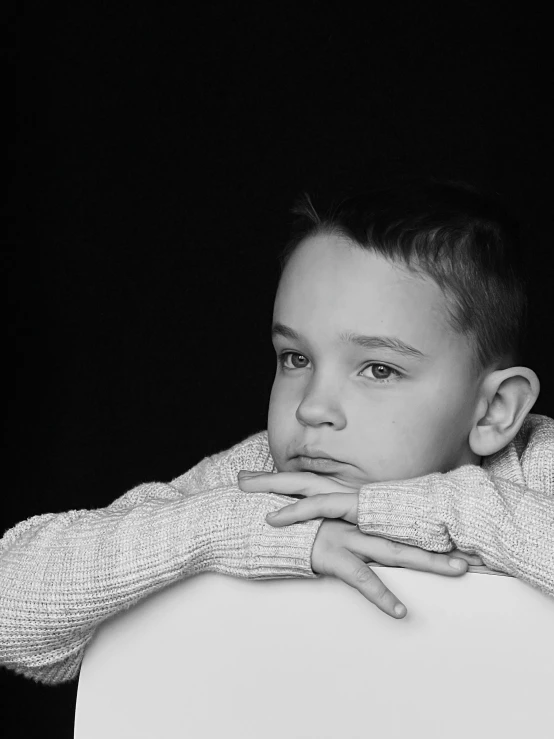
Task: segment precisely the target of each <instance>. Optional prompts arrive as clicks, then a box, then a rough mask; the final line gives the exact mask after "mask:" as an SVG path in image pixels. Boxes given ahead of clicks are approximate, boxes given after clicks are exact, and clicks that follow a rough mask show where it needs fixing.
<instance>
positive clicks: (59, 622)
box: [0, 483, 322, 683]
mask: <svg viewBox="0 0 554 739" xmlns="http://www.w3.org/2000/svg"><path fill="white" fill-rule="evenodd" d="M188 492H190V493H191V494H192V493H197V492H199V491H198V490H197V489H195V488H194V487H192V486H190V487H189V488H188ZM285 497H286V496H285ZM290 500H291V502H293V501H294V498H290ZM282 504H283V496H282V495H276V494H273V493H268V494H264V495H261V496H260V495H249V494H248V493H244V492H243V491H241V490H240V489H239V488H238V487H237V486H236V484H235V485H234V486H226V487H220V488H219V489H215V490H211V491H207V492H205V493H201V494H197V495H184V494H183V492H182V491H180V490H178V489H177V488H176V487H174V486H172V485H165V484H161V483H152V484H143V485H139V486H137V487H136V488H134V489H133V490H131V491H129V492H128V493H126V494H125V495H124V496H122V497H121V498H119V499H118V500H116V501H115V502H114V503H112V504H111V505H110V506H108V507H107V508H104V509H98V510H90V511H89V510H79V511H69V512H67V513H59V514H45V515H41V516H35V517H33V518H30V519H28V520H26V521H23V522H21V523H19V524H17V525H16V526H15V527H13V528H12V529H10V530H9V531H8V532H6V534H5V535H4V537H3V539H2V540H0V664H2V665H4V666H6V667H9V668H11V669H13V670H15V671H16V672H18V673H20V674H23V675H25V676H27V677H30V678H33V679H35V680H37V681H40V682H44V683H57V682H63V681H67V680H71V679H73V678H75V677H76V676H77V674H78V671H79V667H80V664H81V660H82V657H83V653H84V649H85V647H86V645H87V643H88V641H89V640H90V639H91V637H92V635H93V633H94V630H95V628H96V627H97V626H98V625H99V624H100V623H101V622H102V621H104V620H105V619H107V618H109V617H110V616H112V615H114V614H115V613H117V612H118V611H120V610H122V609H123V608H128V607H129V606H131V605H133V604H135V603H136V602H137V601H139V600H140V599H141V598H144V597H145V596H147V595H149V594H151V593H154V592H155V591H157V590H159V589H160V588H162V587H164V586H166V585H169V584H170V583H172V582H175V581H177V580H179V579H182V578H185V577H190V576H192V575H195V574H197V573H200V572H208V571H211V572H220V573H223V574H227V575H233V576H236V577H243V578H248V579H271V578H292V577H305V578H315V577H317V576H316V575H315V574H314V572H313V570H312V568H311V552H312V548H313V544H314V540H315V537H316V535H317V532H318V529H319V526H320V525H321V523H322V520H321V519H320V520H318V521H308V522H306V523H303V524H301V525H299V526H294V527H290V528H288V529H287V530H279V529H275V528H273V527H272V526H269V525H268V524H267V523H266V522H265V516H266V514H267V513H268V512H269V511H270V510H278V509H279V508H280V507H281V506H282Z"/></svg>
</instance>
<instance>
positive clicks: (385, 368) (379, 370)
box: [278, 352, 402, 384]
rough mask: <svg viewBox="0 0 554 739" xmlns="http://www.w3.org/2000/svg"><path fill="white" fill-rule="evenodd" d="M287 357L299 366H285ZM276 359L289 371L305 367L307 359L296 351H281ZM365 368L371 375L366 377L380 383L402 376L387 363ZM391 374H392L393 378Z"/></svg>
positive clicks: (371, 363)
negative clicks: (298, 363)
mask: <svg viewBox="0 0 554 739" xmlns="http://www.w3.org/2000/svg"><path fill="white" fill-rule="evenodd" d="M288 357H291V361H293V363H294V362H300V365H301V366H294V365H293V367H287V366H285V364H286V361H287V358H288ZM278 361H279V365H280V366H281V368H282V369H283V370H286V371H289V372H291V371H294V370H297V369H305V366H306V365H305V362H307V361H308V360H307V359H306V357H305V356H304V355H303V354H297V353H296V352H283V353H282V354H280V355H279V356H278ZM367 369H369V370H370V373H371V376H370V377H369V378H368V379H373V380H374V381H375V382H379V383H382V384H385V383H389V382H393V381H394V380H397V379H399V378H400V377H402V374H401V373H400V372H399V371H398V370H396V369H394V367H390V366H389V365H388V364H384V363H383V362H370V363H369V364H366V366H365V367H364V369H363V370H362V371H363V372H365V371H366V370H367ZM392 375H394V378H393V377H392Z"/></svg>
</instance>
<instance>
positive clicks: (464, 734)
mask: <svg viewBox="0 0 554 739" xmlns="http://www.w3.org/2000/svg"><path fill="white" fill-rule="evenodd" d="M474 569H478V568H474ZM377 571H378V574H379V576H380V577H381V579H382V580H383V581H384V582H385V583H386V584H387V586H388V587H390V588H391V590H392V591H393V592H394V593H395V594H396V595H397V596H398V597H399V598H400V599H401V600H402V601H403V602H404V603H405V604H406V605H407V607H408V615H407V616H406V617H405V618H404V619H401V620H395V619H392V618H390V617H389V616H386V615H385V614H383V613H382V612H381V611H379V610H378V609H377V608H376V607H375V606H374V605H373V604H371V603H369V602H368V601H367V600H366V599H365V598H364V597H363V596H362V595H361V594H360V593H359V592H358V591H356V590H354V589H353V588H351V587H349V586H348V585H346V584H345V583H343V582H341V581H340V580H337V579H335V578H330V577H325V578H321V579H319V580H309V581H308V580H296V579H293V580H261V581H251V580H241V579H237V578H233V577H228V576H224V575H219V574H214V573H206V574H202V575H197V576H195V577H192V578H189V579H186V580H183V581H182V582H179V583H177V584H175V585H172V586H170V587H169V588H166V589H164V590H161V591H159V592H158V593H156V594H154V595H153V596H150V597H149V598H147V599H145V600H143V601H142V602H140V603H139V604H138V605H137V606H135V607H134V608H132V609H129V610H127V611H124V612H122V613H120V614H118V615H117V616H115V617H114V618H112V619H110V620H109V621H107V622H106V623H105V624H103V625H102V626H101V627H100V628H99V629H98V631H97V633H96V634H95V636H94V638H93V640H92V642H91V643H90V645H89V647H88V649H87V651H86V654H85V658H84V662H83V666H82V669H81V675H80V680H79V688H78V696H77V706H76V717H75V739H99V738H101V739H143V738H144V739H146V738H148V739H173V738H175V739H177V737H178V738H179V739H219V738H221V739H239V738H240V739H358V738H359V739H361V738H362V737H363V739H367V738H368V737H376V738H379V739H389V738H392V737H395V738H396V737H399V738H400V737H401V738H402V739H405V738H406V737H411V738H413V737H421V739H435V738H436V739H438V738H439V737H440V739H444V738H445V737H448V739H467V738H468V737H472V738H473V739H484V738H485V737H493V738H494V739H496V737H499V738H502V739H521V737H533V739H543V738H544V739H546V738H547V737H548V739H551V738H552V736H553V735H554V728H553V727H554V699H553V693H552V691H553V686H554V598H550V597H547V596H545V595H544V594H542V593H541V592H540V591H539V590H536V589H534V588H531V587H530V586H528V585H526V584H525V583H523V582H521V581H519V580H516V579H514V578H511V577H505V576H501V577H498V576H487V575H486V574H479V573H477V572H471V573H469V574H466V575H464V576H462V577H460V578H448V577H441V576H439V575H433V574H430V573H425V572H416V571H413V570H405V569H397V568H392V567H379V569H378V570H377Z"/></svg>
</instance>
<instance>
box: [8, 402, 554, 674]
mask: <svg viewBox="0 0 554 739" xmlns="http://www.w3.org/2000/svg"><path fill="white" fill-rule="evenodd" d="M241 469H245V470H257V471H262V470H263V471H265V472H273V473H275V472H276V471H277V470H276V467H275V463H274V461H273V458H272V456H271V453H270V450H269V444H268V436H267V431H261V432H259V433H256V434H253V435H252V436H249V437H248V438H246V439H244V440H243V441H241V442H240V443H238V444H236V445H235V446H233V447H232V448H230V449H228V450H227V451H223V452H219V453H217V454H214V455H212V456H209V457H205V458H204V459H202V461H200V462H199V463H198V464H197V465H196V466H194V467H193V468H192V469H190V470H189V471H188V472H186V473H185V474H184V475H182V476H180V477H178V478H176V479H174V480H173V481H172V482H171V483H170V484H163V483H159V482H154V483H145V484H141V485H138V486H137V487H135V488H133V489H132V490H130V491H129V492H127V493H125V495H123V496H122V497H120V498H118V499H117V500H115V501H114V502H113V503H111V505H109V506H107V507H106V508H101V509H96V510H72V511H68V512H66V513H58V514H54V513H47V514H45V515H39V516H34V517H32V518H29V519H27V520H26V521H22V522H21V523H19V524H17V525H16V526H14V527H13V528H12V529H10V530H8V531H7V532H6V533H5V535H4V537H3V538H2V540H1V541H0V664H3V665H4V666H6V667H8V668H11V669H13V670H15V671H16V672H18V673H20V674H23V675H25V676H27V677H30V678H33V679H35V680H37V681H40V682H43V683H59V682H64V681H67V680H71V679H74V678H75V677H76V676H77V675H78V672H79V668H80V665H81V661H82V658H83V654H84V650H85V648H86V646H87V644H88V642H89V641H90V639H91V637H92V635H93V633H94V631H95V629H96V627H97V626H98V625H99V624H101V623H102V622H103V621H105V620H106V619H107V618H109V617H110V616H113V615H114V614H116V613H117V612H119V611H121V610H122V609H124V608H128V607H130V606H132V605H133V604H135V603H137V601H139V600H140V599H142V598H144V597H146V596H148V595H150V594H151V593H154V592H155V591H157V590H159V589H160V588H163V587H165V586H166V585H169V584H170V583H173V582H175V581H177V580H180V579H182V578H185V577H190V576H192V575H195V574H197V573H201V572H208V571H212V572H219V573H223V574H227V575H232V576H235V577H243V578H248V579H273V578H298V577H302V578H308V579H309V578H317V577H319V576H318V575H316V574H315V573H314V572H313V570H312V567H311V554H312V548H313V544H314V541H315V538H316V535H317V533H318V530H319V527H320V525H321V523H322V521H323V519H322V518H318V519H315V520H311V521H306V522H301V523H296V524H294V525H291V526H286V527H283V528H274V527H272V526H270V525H269V524H267V522H266V521H265V516H266V514H267V513H268V512H270V511H273V510H278V509H279V508H282V507H283V505H288V504H289V503H291V502H294V501H295V498H293V497H291V496H287V495H278V494H275V493H246V492H243V491H242V490H240V488H239V487H238V484H237V475H238V472H239V470H241ZM358 526H359V529H360V530H361V531H362V532H364V533H367V534H373V535H378V536H383V537H386V538H389V539H394V540H397V541H401V542H406V543H408V544H413V545H416V546H418V547H421V548H424V549H428V550H434V551H439V552H448V551H450V550H451V549H453V548H454V547H456V548H458V549H461V550H464V551H467V552H474V553H477V554H478V555H479V556H480V557H481V558H482V560H483V561H484V562H485V564H486V565H487V566H488V567H490V568H491V569H494V570H500V571H502V572H504V573H507V574H509V575H513V576H515V577H518V578H521V579H523V580H525V581H527V582H528V583H530V584H531V585H532V586H535V587H538V588H540V589H541V590H542V591H543V592H544V593H546V594H549V595H554V420H552V419H550V418H547V417H546V416H540V415H534V414H530V415H528V417H527V418H526V420H525V422H524V424H523V426H522V428H521V429H520V431H519V433H518V434H517V436H516V438H515V439H514V440H513V442H511V443H510V444H509V445H508V446H507V447H506V448H505V449H503V450H501V451H500V452H498V453H496V454H494V455H492V456H490V457H486V458H484V459H483V461H482V465H481V466H476V465H464V466H463V467H460V468H458V469H455V470H453V471H451V472H447V473H433V474H430V475H425V476H422V477H418V478H415V479H412V480H403V481H391V482H380V483H371V484H367V485H364V486H363V487H361V488H360V494H359V506H358Z"/></svg>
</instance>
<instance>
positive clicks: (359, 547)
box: [349, 531, 468, 577]
mask: <svg viewBox="0 0 554 739" xmlns="http://www.w3.org/2000/svg"><path fill="white" fill-rule="evenodd" d="M358 534H360V536H357V535H358ZM349 546H350V549H351V551H353V552H355V553H356V554H361V555H363V556H365V557H367V558H368V560H374V561H375V562H379V563H380V564H384V565H389V566H392V567H405V568H407V569H410V570H420V571H422V572H434V573H436V574H438V575H447V576H449V577H456V576H458V575H463V574H464V573H465V572H467V567H468V565H467V562H465V561H464V560H463V559H460V558H457V557H451V556H449V554H440V553H437V552H428V551H426V550H425V549H420V548H419V547H414V546H411V545H410V544H402V543H400V542H397V541H391V540H389V539H383V538H381V537H379V536H367V535H366V534H362V533H361V532H360V531H353V532H352V542H351V544H350V545H349Z"/></svg>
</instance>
